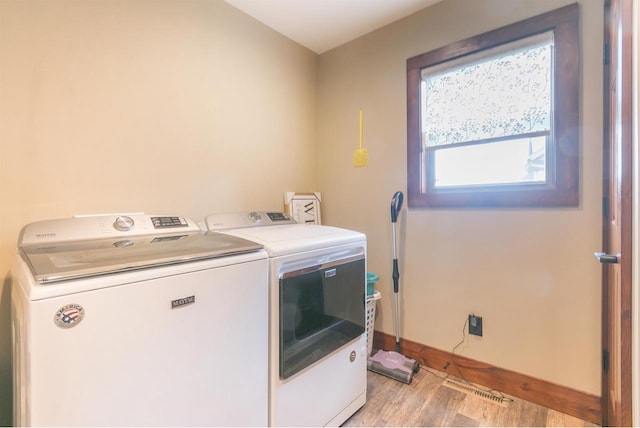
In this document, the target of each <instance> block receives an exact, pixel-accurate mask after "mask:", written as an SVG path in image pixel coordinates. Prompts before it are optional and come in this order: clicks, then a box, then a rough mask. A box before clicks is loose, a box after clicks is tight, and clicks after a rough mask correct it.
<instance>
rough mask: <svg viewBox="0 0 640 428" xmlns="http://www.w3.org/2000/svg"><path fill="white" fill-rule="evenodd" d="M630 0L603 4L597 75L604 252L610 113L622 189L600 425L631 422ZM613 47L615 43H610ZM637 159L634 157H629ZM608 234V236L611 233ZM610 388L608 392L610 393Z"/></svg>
mask: <svg viewBox="0 0 640 428" xmlns="http://www.w3.org/2000/svg"><path fill="white" fill-rule="evenodd" d="M612 7H620V8H622V9H623V11H624V12H623V13H621V16H622V18H621V34H622V36H621V37H620V38H619V39H618V40H619V41H621V46H622V52H623V53H622V55H620V62H619V64H618V66H619V67H620V73H619V74H618V76H619V77H620V80H619V82H620V83H619V84H618V86H616V87H617V88H618V89H620V88H622V89H621V90H618V93H621V94H622V101H621V108H620V109H618V108H615V109H612V107H611V104H610V96H609V94H610V85H611V83H612V76H611V72H610V68H611V66H612V65H611V59H612V58H616V56H614V55H613V52H611V49H612V48H611V46H612V43H611V40H612V32H613V30H614V29H615V28H614V27H615V25H614V24H615V23H614V21H613V19H612V16H611V10H612ZM632 11H633V0H605V4H604V52H605V55H604V56H605V59H604V70H603V71H604V75H603V220H602V240H603V251H605V252H610V251H609V248H607V246H608V243H609V239H610V231H609V223H610V218H609V217H610V216H609V212H610V206H611V205H612V204H614V203H616V200H614V198H615V199H617V195H615V196H612V195H611V194H610V193H611V191H610V189H611V187H610V180H609V177H610V173H611V153H612V144H611V143H610V141H611V139H610V136H611V134H612V132H613V127H612V123H613V124H615V123H618V122H617V120H616V119H615V118H612V117H611V115H612V112H613V114H619V115H620V122H619V123H620V124H621V125H620V129H619V132H620V136H621V138H620V146H621V147H620V149H621V150H622V153H624V155H623V156H621V159H622V162H620V163H621V165H620V168H621V169H622V170H623V171H624V174H623V175H622V177H623V178H622V180H620V183H621V185H620V188H619V189H618V191H619V192H620V194H622V197H621V199H620V200H621V213H622V215H621V216H620V218H621V220H622V221H621V226H620V228H621V232H620V235H621V236H620V242H621V249H620V250H621V251H620V254H621V257H620V263H619V264H618V265H616V267H615V268H616V269H620V278H621V279H620V284H621V291H620V302H621V304H620V305H619V306H620V307H619V309H620V314H619V315H618V316H614V315H613V314H611V313H610V311H609V308H610V302H612V301H615V300H614V291H612V288H611V287H609V285H608V284H609V275H608V271H609V269H612V268H613V267H603V269H602V271H603V273H602V357H603V367H602V394H601V410H602V425H603V426H609V425H621V426H631V425H632V423H633V421H632V409H631V407H632V381H631V378H632V375H633V367H632V331H633V329H632V323H631V322H632V318H633V317H632V301H633V299H632V298H633V293H632V287H631V281H632V278H631V276H632V252H631V245H632V244H631V234H632V228H631V227H632V225H631V219H632V215H633V210H632V203H631V202H632V201H631V199H632V195H631V189H632V169H633V162H634V161H632V159H633V150H632V138H633V118H632V112H633V107H632V101H631V98H632V96H631V93H632V90H633V79H632V64H631V62H632V58H633V51H632V46H633V43H632V35H633V21H632V16H633V14H632ZM614 46H615V45H614ZM635 162H637V161H635ZM612 236H613V235H612ZM616 323H617V324H618V325H619V327H620V346H619V348H618V347H616V349H615V350H611V349H610V339H611V333H612V327H613V326H614V324H616ZM610 351H611V354H614V355H617V356H619V361H620V371H617V370H611V371H610V370H608V366H609V355H610ZM612 372H613V373H614V375H615V373H617V374H618V376H617V377H616V378H614V377H612V376H614V375H612ZM611 391H614V393H613V394H612V393H611ZM611 395H614V396H617V397H619V398H620V400H619V402H616V403H615V404H614V405H611V400H610V399H609V397H610V396H611Z"/></svg>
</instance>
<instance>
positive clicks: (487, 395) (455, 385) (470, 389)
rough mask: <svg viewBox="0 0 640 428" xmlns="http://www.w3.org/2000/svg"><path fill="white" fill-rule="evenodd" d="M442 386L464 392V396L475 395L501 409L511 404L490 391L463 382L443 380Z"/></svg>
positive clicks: (508, 400)
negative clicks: (497, 405)
mask: <svg viewBox="0 0 640 428" xmlns="http://www.w3.org/2000/svg"><path fill="white" fill-rule="evenodd" d="M442 385H444V386H446V387H447V388H451V389H455V390H456V391H460V392H464V393H465V394H471V395H475V396H476V397H480V398H482V399H483V400H485V401H489V402H491V403H495V404H499V405H500V406H502V407H508V406H509V403H510V402H511V400H510V399H508V398H506V397H503V396H501V395H496V394H493V393H491V392H490V391H484V390H482V389H480V388H478V387H477V386H474V385H470V384H467V383H463V382H457V381H455V380H451V379H445V380H444V381H443V382H442Z"/></svg>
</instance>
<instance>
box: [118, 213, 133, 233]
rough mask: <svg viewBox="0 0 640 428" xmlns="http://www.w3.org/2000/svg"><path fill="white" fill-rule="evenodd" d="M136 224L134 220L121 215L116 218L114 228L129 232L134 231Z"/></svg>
mask: <svg viewBox="0 0 640 428" xmlns="http://www.w3.org/2000/svg"><path fill="white" fill-rule="evenodd" d="M134 225H135V222H134V221H133V219H132V218H131V217H129V216H126V215H119V216H118V217H116V221H114V222H113V227H114V229H116V230H119V231H120V232H127V231H129V230H131V229H133V226H134Z"/></svg>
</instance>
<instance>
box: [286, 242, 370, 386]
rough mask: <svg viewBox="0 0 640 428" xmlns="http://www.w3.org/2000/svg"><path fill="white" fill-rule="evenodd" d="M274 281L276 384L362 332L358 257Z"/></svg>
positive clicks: (363, 286) (298, 270)
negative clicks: (277, 338)
mask: <svg viewBox="0 0 640 428" xmlns="http://www.w3.org/2000/svg"><path fill="white" fill-rule="evenodd" d="M297 265H298V266H296V269H295V270H291V271H288V272H285V273H283V274H281V275H280V289H279V291H280V302H279V303H280V305H279V315H280V341H279V342H280V378H281V379H287V378H289V377H291V376H293V375H294V374H296V373H298V372H299V371H301V370H303V369H304V368H305V367H308V366H310V365H311V364H313V363H315V362H316V361H319V360H320V359H322V358H324V357H325V356H327V355H329V354H330V353H331V352H333V351H335V350H336V349H338V348H340V347H342V346H343V345H345V344H347V343H349V342H351V341H352V340H353V339H355V338H357V337H359V336H360V335H361V334H362V333H364V331H365V291H366V282H365V259H364V254H359V255H356V256H353V255H349V256H342V258H339V259H334V260H333V261H330V262H326V263H323V264H313V263H311V264H310V265H307V266H300V263H297Z"/></svg>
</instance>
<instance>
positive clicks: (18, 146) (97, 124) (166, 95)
mask: <svg viewBox="0 0 640 428" xmlns="http://www.w3.org/2000/svg"><path fill="white" fill-rule="evenodd" d="M317 61H318V57H317V55H316V54H314V53H312V52H311V51H309V50H307V49H305V48H302V47H301V46H299V45H297V44H295V43H294V42H292V41H290V40H288V39H286V38H284V37H283V36H281V35H279V34H278V33H276V32H274V31H272V30H270V29H268V28H267V27H265V26H263V25H262V24H259V23H257V22H256V21H254V20H253V19H250V18H249V17H247V16H246V15H244V14H243V13H241V12H239V11H238V10H237V9H235V8H232V7H231V6H229V5H227V4H226V3H224V2H223V1H222V0H212V1H189V0H180V1H162V0H149V1H147V0H136V1H116V0H97V1H95V0H92V1H66V0H54V1H47V0H45V1H39V2H33V1H26V0H19V1H18V0H5V1H1V2H0V425H3V424H8V423H10V421H11V419H10V413H11V407H10V406H11V354H10V349H11V341H10V327H9V319H10V318H9V312H10V305H9V288H10V287H9V280H8V275H9V260H10V258H11V257H12V255H13V254H14V252H15V246H16V240H17V237H18V232H19V230H20V228H21V227H22V226H23V225H25V224H26V223H29V222H31V221H34V220H38V219H45V218H53V217H68V216H72V215H74V214H83V213H85V214H86V213H105V212H131V211H143V212H147V213H179V214H182V215H185V216H188V217H192V218H194V219H196V220H197V219H199V218H202V217H203V216H205V215H206V214H208V213H211V212H220V211H238V210H249V209H268V210H281V209H282V203H283V201H282V198H283V193H284V192H285V191H291V190H300V189H304V190H316V188H317V159H316V156H317V144H316V142H317V140H316V138H317V129H316V128H317V95H316V89H317ZM53 369H55V368H53Z"/></svg>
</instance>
